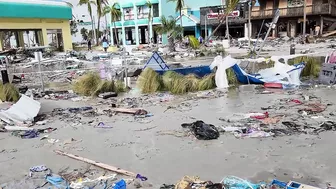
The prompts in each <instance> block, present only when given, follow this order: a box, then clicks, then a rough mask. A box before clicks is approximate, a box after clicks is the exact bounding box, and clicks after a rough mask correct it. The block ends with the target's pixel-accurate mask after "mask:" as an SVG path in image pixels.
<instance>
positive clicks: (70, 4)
mask: <svg viewBox="0 0 336 189" xmlns="http://www.w3.org/2000/svg"><path fill="white" fill-rule="evenodd" d="M64 3H66V4H67V5H68V6H69V7H71V8H73V7H74V6H73V4H72V3H70V2H67V1H64Z"/></svg>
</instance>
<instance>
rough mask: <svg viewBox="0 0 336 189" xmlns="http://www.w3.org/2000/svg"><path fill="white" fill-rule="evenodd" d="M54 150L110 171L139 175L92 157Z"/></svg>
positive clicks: (133, 175) (59, 153)
mask: <svg viewBox="0 0 336 189" xmlns="http://www.w3.org/2000/svg"><path fill="white" fill-rule="evenodd" d="M54 152H55V153H57V154H58V155H63V156H67V157H69V158H72V159H75V160H79V161H83V162H85V163H88V164H91V165H95V166H97V167H100V168H103V169H106V170H109V171H113V172H116V173H119V174H123V175H127V176H130V177H134V178H135V177H136V175H137V174H135V173H132V172H130V171H126V170H123V169H120V168H118V167H114V166H111V165H107V164H104V163H100V162H97V161H93V160H90V159H87V158H84V157H80V156H77V155H73V154H70V153H66V152H63V151H61V150H55V151H54Z"/></svg>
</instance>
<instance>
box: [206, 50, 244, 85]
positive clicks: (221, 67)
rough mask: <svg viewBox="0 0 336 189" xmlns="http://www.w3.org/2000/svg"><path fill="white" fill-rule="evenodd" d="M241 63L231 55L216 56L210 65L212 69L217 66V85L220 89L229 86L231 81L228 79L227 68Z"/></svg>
mask: <svg viewBox="0 0 336 189" xmlns="http://www.w3.org/2000/svg"><path fill="white" fill-rule="evenodd" d="M237 63H239V60H237V59H234V58H232V57H231V55H229V56H226V57H225V58H223V57H222V56H216V57H215V58H214V61H213V62H212V63H211V65H210V69H214V68H215V67H217V71H216V76H215V80H216V86H217V88H219V89H223V88H228V87H229V82H228V80H227V75H226V69H228V68H231V67H232V66H233V65H235V64H237Z"/></svg>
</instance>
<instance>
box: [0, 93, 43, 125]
mask: <svg viewBox="0 0 336 189" xmlns="http://www.w3.org/2000/svg"><path fill="white" fill-rule="evenodd" d="M40 108H41V103H40V102H38V101H36V100H34V99H32V98H29V97H28V96H26V95H21V98H20V100H19V101H18V102H17V103H15V104H14V105H12V106H11V107H10V108H9V109H8V110H6V111H3V112H0V119H1V120H3V121H5V122H7V123H13V122H14V123H16V124H24V123H25V122H30V121H34V117H36V116H37V114H38V113H39V111H40Z"/></svg>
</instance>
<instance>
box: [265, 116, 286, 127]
mask: <svg viewBox="0 0 336 189" xmlns="http://www.w3.org/2000/svg"><path fill="white" fill-rule="evenodd" d="M283 117H284V116H275V117H267V118H265V119H263V120H262V123H263V124H267V125H269V124H276V123H279V121H280V120H281V119H282V118H283Z"/></svg>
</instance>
